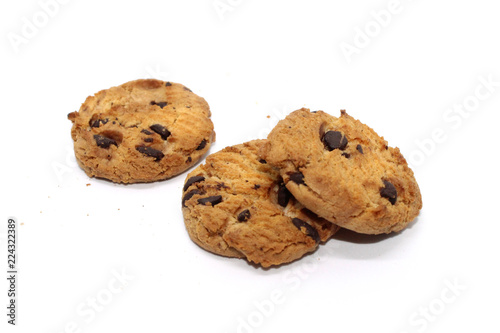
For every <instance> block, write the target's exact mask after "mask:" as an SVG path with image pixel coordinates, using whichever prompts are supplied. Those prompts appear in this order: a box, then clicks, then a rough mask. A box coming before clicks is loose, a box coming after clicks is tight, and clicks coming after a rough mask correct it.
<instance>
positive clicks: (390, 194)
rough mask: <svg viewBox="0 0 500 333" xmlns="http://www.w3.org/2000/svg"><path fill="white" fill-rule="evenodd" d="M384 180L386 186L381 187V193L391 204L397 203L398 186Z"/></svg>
mask: <svg viewBox="0 0 500 333" xmlns="http://www.w3.org/2000/svg"><path fill="white" fill-rule="evenodd" d="M383 182H384V187H382V188H380V195H381V196H382V197H383V198H387V199H388V200H389V202H390V203H391V204H393V205H394V204H395V203H396V200H397V199H398V191H397V190H396V187H394V185H392V183H390V182H389V181H387V180H383Z"/></svg>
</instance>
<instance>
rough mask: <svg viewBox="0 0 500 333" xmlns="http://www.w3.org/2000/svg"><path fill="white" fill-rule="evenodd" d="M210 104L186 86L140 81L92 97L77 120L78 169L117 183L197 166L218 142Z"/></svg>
mask: <svg viewBox="0 0 500 333" xmlns="http://www.w3.org/2000/svg"><path fill="white" fill-rule="evenodd" d="M210 116H211V113H210V109H209V106H208V104H207V102H206V101H205V100H204V99H203V98H202V97H199V96H197V95H196V94H194V93H193V92H192V91H191V90H190V89H188V88H187V87H185V86H183V85H182V84H178V83H172V82H164V81H160V80H154V79H148V80H136V81H131V82H127V83H125V84H122V85H120V86H117V87H112V88H109V89H106V90H102V91H100V92H98V93H96V94H95V95H94V96H89V97H88V98H87V99H86V100H85V102H84V103H83V104H82V106H81V108H80V110H79V111H78V112H76V111H75V112H72V113H70V114H69V115H68V118H69V119H70V120H71V121H72V122H73V127H72V129H71V136H72V138H73V141H74V148H75V155H76V159H77V161H78V163H79V165H80V166H81V167H82V169H83V170H84V171H85V172H86V173H87V175H88V176H90V177H99V178H106V179H109V180H111V181H113V182H117V183H139V182H152V181H157V180H162V179H166V178H170V177H172V176H174V175H177V174H179V173H181V172H183V171H184V170H186V169H188V168H189V167H191V166H192V165H193V164H195V163H196V162H197V161H198V160H200V159H201V157H202V156H203V155H204V154H205V153H206V152H207V151H208V149H209V148H210V145H211V144H212V142H213V141H214V140H215V133H214V128H213V124H212V121H211V120H210Z"/></svg>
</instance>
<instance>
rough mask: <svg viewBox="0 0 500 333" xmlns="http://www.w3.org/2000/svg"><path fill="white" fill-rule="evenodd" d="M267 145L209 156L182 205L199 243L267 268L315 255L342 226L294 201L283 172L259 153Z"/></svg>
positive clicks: (187, 187)
mask: <svg viewBox="0 0 500 333" xmlns="http://www.w3.org/2000/svg"><path fill="white" fill-rule="evenodd" d="M264 142H265V141H264V140H255V141H250V142H246V143H243V144H240V145H236V146H231V147H227V148H225V149H223V150H221V151H219V152H217V153H215V154H212V155H209V156H208V157H207V159H206V162H205V164H203V165H199V166H198V167H197V168H196V169H195V170H193V171H192V172H191V173H189V174H188V176H187V178H186V181H185V184H184V187H183V189H182V190H183V194H182V203H181V204H182V211H183V215H184V222H185V225H186V229H187V231H188V234H189V236H190V237H191V239H192V240H193V241H194V242H195V243H196V244H198V245H199V246H201V247H202V248H204V249H206V250H208V251H210V252H213V253H216V254H219V255H222V256H227V257H236V258H246V259H247V260H248V261H250V262H253V263H256V264H260V265H262V266H263V267H269V266H272V265H279V264H282V263H287V262H291V261H293V260H295V259H298V258H300V257H302V256H303V255H304V254H306V253H308V252H311V251H314V250H315V249H316V248H317V246H318V244H319V243H321V242H325V241H326V240H328V239H329V238H330V237H331V236H332V235H333V234H334V233H335V232H336V231H337V230H338V227H337V226H336V225H334V224H332V223H330V222H328V221H326V220H324V219H322V218H320V217H318V216H317V215H316V214H314V213H313V212H311V211H309V210H307V209H306V208H304V207H303V206H302V205H301V204H300V203H298V202H297V201H296V200H295V198H294V197H293V196H292V195H291V193H290V192H289V191H288V190H287V188H286V187H285V186H284V183H283V180H282V179H281V177H280V175H279V172H278V171H277V170H276V169H274V168H273V167H272V166H270V165H269V164H267V163H266V161H265V160H263V159H261V158H260V157H259V156H258V155H257V152H258V150H259V149H260V148H261V147H262V146H263V144H264Z"/></svg>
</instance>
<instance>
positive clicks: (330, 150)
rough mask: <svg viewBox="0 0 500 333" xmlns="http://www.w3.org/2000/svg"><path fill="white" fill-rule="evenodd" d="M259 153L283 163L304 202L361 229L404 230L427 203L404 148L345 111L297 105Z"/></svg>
mask: <svg viewBox="0 0 500 333" xmlns="http://www.w3.org/2000/svg"><path fill="white" fill-rule="evenodd" d="M259 154H260V156H261V158H263V159H265V160H266V161H267V162H268V163H269V164H271V165H272V166H274V167H276V168H278V169H279V171H280V174H281V176H282V178H283V180H284V182H285V184H286V187H287V188H288V190H289V191H290V192H291V193H292V194H293V196H294V197H296V198H297V200H298V201H300V202H301V203H302V204H303V205H304V206H305V207H307V208H308V209H310V210H311V211H313V212H314V213H316V214H318V215H319V216H321V217H323V218H325V219H327V220H328V221H330V222H332V223H335V224H336V225H338V226H341V227H344V228H347V229H350V230H353V231H356V232H359V233H366V234H381V233H390V232H393V231H400V230H402V229H404V228H405V227H406V226H407V225H408V223H410V222H411V221H412V220H413V219H415V217H416V216H417V215H418V213H419V210H420V209H421V208H422V198H421V194H420V190H419V187H418V184H417V182H416V180H415V177H414V175H413V172H412V170H411V169H410V168H409V167H408V164H407V162H406V160H405V158H404V157H403V155H401V153H400V151H399V149H398V148H392V147H389V146H388V144H387V141H385V140H384V138H383V137H380V136H379V135H377V133H375V131H374V130H373V129H371V128H370V127H368V126H366V125H364V124H362V123H361V122H360V121H358V120H356V119H354V118H352V117H351V116H349V115H348V114H347V113H346V112H345V111H341V115H340V117H338V118H337V117H333V116H331V115H329V114H327V113H325V112H323V111H315V112H310V111H309V109H305V108H303V109H300V110H297V111H294V112H292V113H291V114H289V115H288V116H287V117H286V118H285V119H283V120H281V121H280V122H279V123H278V124H277V126H276V127H275V128H274V129H273V130H272V131H271V133H270V134H269V136H268V140H267V142H266V143H265V144H264V145H263V147H262V148H261V150H260V152H259Z"/></svg>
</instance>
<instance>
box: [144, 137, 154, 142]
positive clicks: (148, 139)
mask: <svg viewBox="0 0 500 333" xmlns="http://www.w3.org/2000/svg"><path fill="white" fill-rule="evenodd" d="M153 141H154V140H153V138H145V139H144V142H153Z"/></svg>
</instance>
